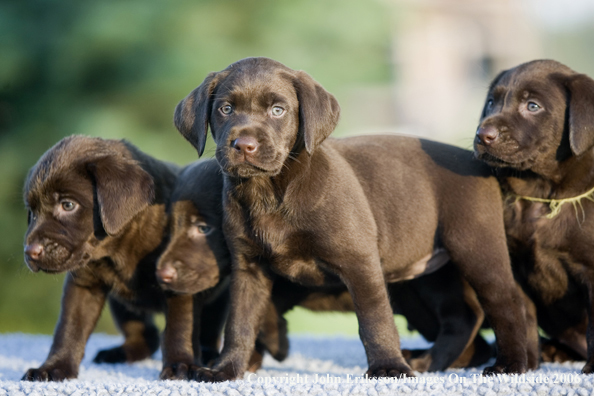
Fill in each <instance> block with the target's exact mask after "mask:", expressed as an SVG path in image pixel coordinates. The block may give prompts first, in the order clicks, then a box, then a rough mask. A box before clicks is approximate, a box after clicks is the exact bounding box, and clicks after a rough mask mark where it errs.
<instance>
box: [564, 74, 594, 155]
mask: <svg viewBox="0 0 594 396" xmlns="http://www.w3.org/2000/svg"><path fill="white" fill-rule="evenodd" d="M566 84H567V88H568V90H569V96H570V98H569V112H568V114H569V144H570V147H571V151H572V152H573V154H574V155H581V154H583V153H584V152H585V151H586V150H588V149H589V148H590V147H592V146H594V80H592V79H591V78H590V77H588V76H586V75H585V74H578V75H576V76H573V77H570V79H569V80H568V81H567V83H566Z"/></svg>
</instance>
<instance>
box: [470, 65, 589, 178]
mask: <svg viewBox="0 0 594 396" xmlns="http://www.w3.org/2000/svg"><path fill="white" fill-rule="evenodd" d="M593 145H594V81H593V80H592V79H591V78H589V77H588V76H586V75H583V74H578V73H576V72H574V71H573V70H571V69H569V68H568V67H566V66H564V65H562V64H560V63H558V62H555V61H552V60H538V61H533V62H529V63H524V64H522V65H519V66H517V67H515V68H513V69H510V70H507V71H504V72H502V73H501V74H500V75H499V76H497V77H496V78H495V80H494V81H493V82H492V83H491V86H490V88H489V93H488V94H487V98H486V102H485V106H484V109H483V113H482V115H481V120H480V125H479V127H478V129H477V132H476V138H475V141H474V149H475V154H476V155H477V157H478V158H480V159H482V160H484V161H486V162H487V163H489V164H490V165H492V166H498V167H512V168H515V169H519V170H528V169H530V170H533V171H535V172H536V173H539V172H541V171H543V170H544V169H550V168H551V164H552V163H555V162H561V161H563V160H565V159H567V158H569V157H571V156H579V155H582V154H583V153H584V152H586V151H587V150H589V149H590V148H591V147H592V146H593Z"/></svg>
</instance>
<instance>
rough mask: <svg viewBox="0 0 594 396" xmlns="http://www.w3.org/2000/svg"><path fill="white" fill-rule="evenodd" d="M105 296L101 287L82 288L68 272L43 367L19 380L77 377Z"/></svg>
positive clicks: (30, 371)
mask: <svg viewBox="0 0 594 396" xmlns="http://www.w3.org/2000/svg"><path fill="white" fill-rule="evenodd" d="M105 298H106V294H105V292H104V291H103V290H102V288H101V287H92V288H87V287H82V286H79V285H77V284H76V283H75V282H74V278H73V277H72V275H71V274H70V273H69V274H68V275H66V281H65V282H64V292H63V294H62V309H61V311H60V320H59V321H58V325H57V326H56V331H55V332H54V341H53V343H52V347H51V349H50V353H49V355H48V357H47V359H46V361H45V363H43V365H42V366H41V367H39V368H37V369H29V370H28V371H27V372H26V373H25V375H24V376H23V378H22V381H63V380H65V379H72V378H76V377H77V376H78V367H79V365H80V362H81V361H82V358H83V357H84V355H85V345H86V343H87V340H88V339H89V336H90V335H91V333H92V332H93V329H94V328H95V325H96V324H97V320H98V319H99V316H100V315H101V309H102V308H103V304H105Z"/></svg>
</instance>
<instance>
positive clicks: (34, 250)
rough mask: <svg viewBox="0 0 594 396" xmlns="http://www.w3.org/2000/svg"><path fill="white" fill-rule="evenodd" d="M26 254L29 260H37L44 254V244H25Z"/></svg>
mask: <svg viewBox="0 0 594 396" xmlns="http://www.w3.org/2000/svg"><path fill="white" fill-rule="evenodd" d="M25 255H26V256H27V258H28V259H29V260H33V261H37V260H39V259H40V258H41V256H43V245H41V244H39V243H32V244H30V245H27V246H25Z"/></svg>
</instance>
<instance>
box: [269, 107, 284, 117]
mask: <svg viewBox="0 0 594 396" xmlns="http://www.w3.org/2000/svg"><path fill="white" fill-rule="evenodd" d="M284 112H285V109H283V108H282V107H280V106H274V107H273V108H272V115H273V116H274V117H280V116H282V115H283V113H284Z"/></svg>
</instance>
